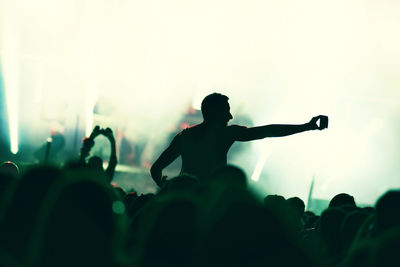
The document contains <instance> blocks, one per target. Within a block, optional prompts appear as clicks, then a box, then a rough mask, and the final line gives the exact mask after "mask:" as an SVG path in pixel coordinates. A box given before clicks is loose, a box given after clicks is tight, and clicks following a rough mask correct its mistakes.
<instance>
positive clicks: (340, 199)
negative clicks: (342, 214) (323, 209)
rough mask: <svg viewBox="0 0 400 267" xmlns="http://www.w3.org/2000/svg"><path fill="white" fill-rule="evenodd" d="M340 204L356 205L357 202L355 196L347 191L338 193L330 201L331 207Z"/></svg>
mask: <svg viewBox="0 0 400 267" xmlns="http://www.w3.org/2000/svg"><path fill="white" fill-rule="evenodd" d="M340 206H350V207H356V202H355V201H354V197H353V196H350V195H349V194H346V193H341V194H337V195H336V196H334V197H333V198H332V199H331V201H330V202H329V208H334V207H340Z"/></svg>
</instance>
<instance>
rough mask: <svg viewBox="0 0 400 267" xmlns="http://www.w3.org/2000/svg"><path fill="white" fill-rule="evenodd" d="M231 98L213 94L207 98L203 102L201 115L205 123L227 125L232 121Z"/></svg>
mask: <svg viewBox="0 0 400 267" xmlns="http://www.w3.org/2000/svg"><path fill="white" fill-rule="evenodd" d="M228 100H229V98H228V97H227V96H226V95H222V94H219V93H213V94H210V95H208V96H206V97H205V98H204V99H203V101H202V102H201V113H202V114H203V118H204V121H207V122H217V123H221V124H225V125H226V124H227V123H228V121H229V120H231V119H232V118H233V117H232V114H231V113H230V106H229V103H228Z"/></svg>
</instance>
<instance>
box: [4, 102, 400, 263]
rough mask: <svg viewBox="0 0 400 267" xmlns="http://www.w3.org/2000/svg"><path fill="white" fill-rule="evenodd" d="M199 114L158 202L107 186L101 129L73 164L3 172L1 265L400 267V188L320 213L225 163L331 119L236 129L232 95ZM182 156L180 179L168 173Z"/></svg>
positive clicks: (158, 176) (177, 144)
mask: <svg viewBox="0 0 400 267" xmlns="http://www.w3.org/2000/svg"><path fill="white" fill-rule="evenodd" d="M202 112H203V115H204V122H202V123H200V124H198V125H195V126H193V127H190V128H188V129H185V130H183V131H182V132H180V133H178V134H177V135H176V137H175V138H174V139H173V141H172V142H171V144H170V145H169V146H168V148H167V149H166V150H165V151H164V152H162V153H161V156H160V157H159V158H158V159H157V160H156V161H155V163H154V164H153V166H152V167H151V176H152V178H153V180H154V182H155V183H156V184H157V185H158V186H159V190H158V191H157V193H155V194H150V193H149V194H140V195H138V194H137V192H134V191H131V192H126V191H124V190H123V189H122V188H119V187H116V186H115V185H112V184H111V183H110V182H111V181H112V179H113V175H114V172H115V167H116V165H117V156H116V148H115V140H114V136H113V133H112V131H111V129H109V128H106V129H101V128H100V127H95V128H94V130H93V132H92V134H91V135H90V136H89V137H87V138H85V139H84V140H83V143H82V149H81V153H80V155H77V160H75V161H70V162H66V163H65V164H64V165H63V167H58V166H49V165H36V166H33V167H31V168H29V169H27V170H25V171H20V170H19V168H18V166H17V165H16V164H14V163H12V162H4V163H3V164H1V165H0V266H116V267H128V266H139V267H146V266H194V267H196V266H198V267H200V266H201V267H203V266H311V267H312V266H315V267H319V266H323V267H325V266H326V267H331V266H332V267H336V266H337V267H352V266H371V267H378V266H397V265H399V260H398V251H399V244H400V213H399V210H398V207H399V206H400V191H399V190H391V191H388V192H387V193H385V194H384V195H382V196H381V197H380V198H379V199H378V201H377V202H376V204H375V205H374V206H371V207H359V206H358V204H357V200H356V199H354V197H353V196H351V195H350V194H346V193H339V192H338V194H337V195H336V196H335V197H334V198H332V199H331V201H330V203H329V206H328V207H327V208H326V209H325V210H324V211H323V212H322V214H320V215H319V214H315V213H313V211H309V210H305V204H304V202H303V201H302V200H301V199H300V198H298V197H296V196H286V197H285V196H281V195H274V194H270V195H267V196H265V197H264V199H259V197H257V196H256V195H254V194H253V193H252V192H251V190H250V189H249V187H248V182H247V177H246V175H245V173H244V172H243V171H242V170H241V169H240V168H239V167H237V166H232V165H229V164H228V163H227V159H226V153H227V151H228V150H229V148H230V146H231V145H232V144H233V142H235V141H251V140H255V139H260V138H266V137H280V136H287V135H292V134H296V133H300V132H305V131H308V130H323V129H326V128H327V127H328V121H327V117H326V116H321V115H320V116H316V117H314V118H312V119H311V120H310V122H308V123H305V124H301V125H279V124H278V125H266V126H260V127H251V128H247V127H244V126H239V125H230V126H228V124H227V123H228V121H229V120H230V119H232V115H231V114H230V111H229V104H228V98H227V97H226V96H223V95H220V94H212V95H209V96H207V97H206V98H205V99H204V101H203V104H202ZM318 122H319V125H318ZM98 135H104V136H106V137H107V138H108V140H109V141H110V144H111V155H110V160H109V163H108V166H107V168H106V169H103V162H102V160H101V159H100V158H98V157H91V158H89V155H90V150H91V148H92V147H93V145H94V142H95V141H94V140H95V138H96V136H98ZM178 156H181V157H182V171H181V174H180V175H179V176H177V177H172V178H167V177H165V176H163V175H162V170H163V169H164V168H165V167H166V166H167V165H169V164H170V163H171V162H172V161H174V160H175V159H176V158H177V157H178ZM88 158H89V159H88Z"/></svg>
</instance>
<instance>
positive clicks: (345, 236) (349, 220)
mask: <svg viewBox="0 0 400 267" xmlns="http://www.w3.org/2000/svg"><path fill="white" fill-rule="evenodd" d="M368 216H369V214H368V213H367V212H366V211H363V210H361V209H359V210H355V211H352V212H349V213H348V214H347V215H346V216H345V217H344V219H343V222H342V226H341V230H340V231H341V233H340V234H341V239H342V244H343V248H344V250H345V252H346V251H347V250H348V249H349V247H350V245H351V243H352V242H353V240H354V238H355V237H356V234H357V233H358V231H359V229H360V228H361V226H362V224H363V223H364V221H365V220H366V219H367V217H368Z"/></svg>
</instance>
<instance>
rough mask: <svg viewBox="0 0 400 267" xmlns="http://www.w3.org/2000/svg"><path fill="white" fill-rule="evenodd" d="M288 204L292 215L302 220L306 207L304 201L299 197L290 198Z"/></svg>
mask: <svg viewBox="0 0 400 267" xmlns="http://www.w3.org/2000/svg"><path fill="white" fill-rule="evenodd" d="M286 202H287V204H288V207H289V209H290V210H291V211H292V213H293V214H294V215H295V216H296V217H297V218H299V219H300V218H301V217H302V216H303V213H304V209H305V207H306V206H305V204H304V202H303V200H301V199H300V198H298V197H291V198H288V199H287V200H286Z"/></svg>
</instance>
